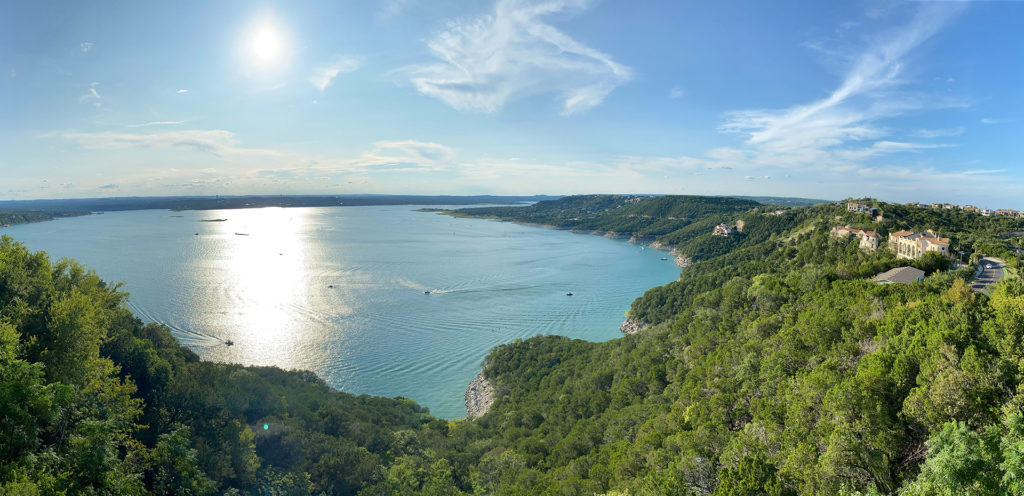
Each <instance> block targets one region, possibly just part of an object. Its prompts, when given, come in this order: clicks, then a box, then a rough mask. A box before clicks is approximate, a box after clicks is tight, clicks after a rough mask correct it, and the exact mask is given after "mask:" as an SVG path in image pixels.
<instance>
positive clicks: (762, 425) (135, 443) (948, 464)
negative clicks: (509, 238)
mask: <svg viewBox="0 0 1024 496" xmlns="http://www.w3.org/2000/svg"><path fill="white" fill-rule="evenodd" d="M631 198H632V197H614V196H607V197H582V198H580V197H576V198H568V199H564V200H556V201H555V202H553V204H550V205H542V203H546V202H541V203H538V204H537V205H540V206H539V207H537V206H536V205H535V207H537V208H533V209H531V207H528V208H525V209H524V208H522V207H515V208H511V209H509V210H504V211H502V210H497V209H489V211H488V212H487V213H486V214H485V213H484V212H483V211H473V212H470V213H471V214H472V215H486V216H489V217H501V218H508V219H513V218H514V219H515V220H520V221H526V220H522V219H527V218H529V217H530V216H532V218H534V219H538V220H539V219H548V221H550V222H539V223H545V224H551V225H558V226H560V227H563V228H566V227H570V225H569V224H557V222H561V221H569V222H572V223H574V224H571V225H572V226H577V225H586V226H589V227H588V229H590V230H594V231H599V232H617V233H623V234H628V235H630V236H636V235H638V234H639V233H641V232H643V230H644V229H652V226H655V225H662V224H659V223H665V222H683V224H672V225H673V226H678V227H677V228H676V229H674V230H669V231H665V233H664V234H661V235H659V236H658V239H664V240H669V239H683V241H682V242H681V243H679V244H673V246H674V247H676V248H677V249H681V250H682V249H690V250H693V253H694V254H695V255H694V257H695V258H696V261H695V263H694V264H693V265H691V266H690V267H688V268H686V269H684V270H683V271H682V276H681V279H680V280H679V281H677V282H674V283H671V284H668V285H666V286H663V287H660V288H652V289H651V290H650V291H648V292H647V293H646V294H645V295H644V296H643V297H641V298H639V299H637V300H636V301H635V302H634V304H633V307H632V309H631V311H630V312H631V317H632V318H635V319H639V320H642V321H643V322H646V323H649V324H653V326H652V327H650V328H648V329H647V330H645V331H644V332H642V333H639V334H635V335H629V336H624V337H623V338H621V339H616V340H612V341H608V342H603V343H590V342H585V341H580V340H571V339H567V338H562V337H557V336H538V337H535V338H531V339H527V340H521V341H516V342H514V343H509V344H505V345H502V346H499V347H498V348H496V349H495V350H493V351H492V352H491V353H490V355H489V356H488V357H487V359H486V361H485V364H484V370H483V372H484V375H485V376H486V377H487V378H488V380H489V381H490V382H491V383H492V384H493V385H494V386H495V390H496V393H497V400H496V401H495V403H494V405H493V406H492V407H491V409H490V411H488V412H487V413H486V414H484V415H483V416H482V417H480V418H479V419H476V420H472V421H452V422H448V421H442V420H438V419H435V418H433V417H431V416H430V415H429V413H428V412H427V411H426V410H425V409H423V408H422V407H419V406H417V405H415V404H414V403H413V402H411V401H409V400H406V399H400V398H396V399H385V398H374V397H368V396H353V395H349V394H345V393H341V392H336V391H332V390H330V389H329V388H327V387H326V386H324V385H323V383H322V381H320V380H319V379H317V378H316V377H315V376H313V375H312V374H309V373H303V372H286V371H281V370H278V369H274V368H259V367H242V366H236V365H225V364H214V363H208V362H203V361H200V360H198V359H197V357H196V356H195V355H194V354H193V353H191V352H189V351H187V350H185V349H184V348H182V347H180V346H179V345H178V344H177V343H176V342H174V340H173V338H171V336H170V334H169V333H168V332H167V330H166V329H165V328H162V327H161V326H157V325H143V324H142V323H141V322H140V321H139V320H138V319H136V318H135V317H133V316H132V315H131V314H130V313H129V312H128V311H127V310H126V308H125V306H124V300H125V298H126V296H125V294H124V293H121V292H120V291H119V288H118V287H116V286H111V285H108V284H106V283H104V282H103V281H102V280H101V279H99V278H98V277H96V276H95V275H93V274H91V273H89V272H87V271H86V270H85V269H83V268H82V267H80V266H77V265H75V264H74V263H71V262H63V261H62V262H58V263H51V262H50V261H48V260H47V259H46V256H45V255H44V254H33V253H29V252H28V251H27V250H26V249H25V248H24V247H22V246H20V245H18V244H17V243H14V242H12V241H11V240H10V239H6V238H5V239H4V240H3V242H2V243H0V379H2V380H0V429H3V430H4V432H3V435H0V493H3V494H7V493H14V494H36V493H38V494H56V493H58V491H59V490H66V491H67V492H68V494H73V493H83V492H90V491H92V492H98V493H113V494H123V493H128V494H133V493H152V494H185V493H191V494H222V493H227V492H229V491H231V490H237V493H236V494H321V493H323V494H360V495H406V494H424V495H426V494H431V495H435V494H452V495H458V494H522V495H527V494H529V495H533V494H635V495H646V494H701V495H704V494H717V495H726V494H729V495H738V494H807V495H811V494H871V493H881V494H897V493H898V494H908V495H911V494H912V495H924V494H965V493H968V492H972V493H979V494H1020V493H1021V491H1022V490H1024V487H1022V485H1021V483H1020V480H1022V479H1021V478H1020V476H1019V475H1018V474H1022V473H1024V457H1022V456H1020V453H1024V416H1022V414H1024V403H1022V401H1021V399H1020V398H1018V395H1017V393H1018V392H1019V391H1021V388H1022V387H1024V346H1022V345H1021V343H1022V342H1024V324H1022V323H1024V283H1022V282H1021V280H1020V279H1018V278H1014V279H1011V280H1008V281H1005V282H1003V283H1001V284H1000V285H998V286H997V287H996V288H994V289H993V290H992V291H991V293H990V294H987V295H986V294H983V293H974V292H972V291H971V290H970V288H969V286H968V285H966V284H965V283H964V280H965V279H967V278H969V277H970V276H971V274H972V272H973V267H972V266H970V265H967V266H966V267H964V268H963V269H961V270H948V267H944V266H943V265H942V264H937V263H936V262H937V261H936V260H922V261H920V262H917V264H918V265H919V266H920V267H922V268H924V269H926V270H927V271H928V272H929V274H930V275H929V276H928V277H927V278H926V279H925V280H924V282H920V283H915V284H909V285H902V284H889V285H884V284H876V283H873V282H871V281H870V280H868V278H869V277H870V276H873V275H874V274H876V273H878V272H881V271H883V270H886V269H888V268H891V267H894V266H898V265H906V264H907V263H909V262H908V261H905V260H897V259H896V258H895V257H894V256H893V255H892V254H891V253H890V252H888V250H886V249H884V248H883V249H880V250H878V251H876V252H868V251H864V250H861V249H858V247H857V243H856V242H855V241H851V240H844V239H839V238H834V237H831V236H830V235H829V232H828V231H829V229H830V228H831V227H832V226H834V225H836V224H843V225H845V224H851V225H854V226H855V227H862V228H873V229H876V230H878V231H880V232H883V233H887V232H889V231H891V230H898V229H904V228H913V229H922V228H931V229H935V230H937V231H941V233H942V235H943V236H948V237H951V238H953V243H954V244H956V245H957V246H960V247H961V248H962V249H964V250H965V251H968V252H971V253H976V252H980V251H984V252H986V253H989V254H1000V253H1003V254H1008V253H1010V252H1009V250H1010V249H1011V248H1012V246H1013V245H1014V244H1015V243H1016V240H1015V239H1013V238H1009V237H1007V234H1008V233H1010V232H1013V231H1019V230H1021V229H1024V225H1022V223H1021V221H1020V220H1017V219H1008V218H987V217H985V218H983V217H980V216H977V215H973V214H968V213H963V212H951V211H933V210H929V209H919V208H918V209H914V210H904V209H911V208H913V207H903V206H898V205H890V204H884V203H879V202H875V205H876V206H877V207H879V208H880V209H882V211H883V212H884V218H883V219H882V220H881V221H880V222H876V220H875V219H873V218H870V217H868V216H867V215H864V214H856V213H851V212H847V211H846V209H845V205H843V206H837V205H832V204H823V205H816V206H813V207H799V208H792V209H783V211H781V212H779V213H776V211H775V209H774V208H773V209H765V208H764V207H761V206H757V205H753V206H752V205H751V204H749V203H746V202H748V201H749V200H734V199H721V200H715V201H712V202H710V203H708V204H707V205H698V204H697V203H699V202H700V201H702V200H698V199H699V198H701V197H657V198H646V199H640V200H632V199H631ZM769 210H770V211H769ZM524 212H525V213H524ZM648 215H649V216H650V217H649V218H648V217H644V216H648ZM668 216H671V217H675V219H668V218H667V217H668ZM683 218H686V219H689V220H688V221H680V219H683ZM571 219H576V220H571ZM719 219H720V220H719ZM715 220H718V222H723V221H728V222H735V221H736V220H744V221H745V227H744V232H743V233H742V234H741V235H736V236H730V237H728V238H721V237H718V238H719V239H728V240H729V244H728V245H727V246H724V247H723V246H719V245H717V244H715V243H717V242H719V240H718V239H711V237H710V236H709V237H703V236H704V234H703V233H702V234H696V235H693V236H690V237H687V236H688V235H689V231H687V229H688V228H691V229H695V228H692V227H691V226H694V225H698V224H699V223H701V222H709V223H710V222H712V221H715ZM686 222H689V223H686ZM572 228H575V227H572ZM701 230H703V228H702V229H701ZM673 235H674V236H676V238H671V237H669V236H673ZM698 254H699V255H698ZM1004 259H1006V260H1007V261H1008V262H1011V264H1010V265H1011V266H1014V265H1015V264H1016V261H1015V260H1012V259H1011V258H1010V257H1007V256H1005V255H1004Z"/></svg>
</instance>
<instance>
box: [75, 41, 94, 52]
mask: <svg viewBox="0 0 1024 496" xmlns="http://www.w3.org/2000/svg"><path fill="white" fill-rule="evenodd" d="M93 46H94V45H93V43H92V42H91V41H83V42H81V43H79V44H78V49H79V50H81V51H82V53H88V52H89V50H92V47H93Z"/></svg>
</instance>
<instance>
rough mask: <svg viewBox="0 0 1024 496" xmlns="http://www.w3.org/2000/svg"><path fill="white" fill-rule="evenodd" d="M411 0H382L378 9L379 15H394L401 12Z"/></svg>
mask: <svg viewBox="0 0 1024 496" xmlns="http://www.w3.org/2000/svg"><path fill="white" fill-rule="evenodd" d="M412 1H413V0H383V1H382V2H381V3H382V7H381V9H380V13H379V14H380V16H382V17H394V16H396V15H398V14H401V13H402V11H403V10H405V8H406V7H407V6H408V5H409V4H410V3H412Z"/></svg>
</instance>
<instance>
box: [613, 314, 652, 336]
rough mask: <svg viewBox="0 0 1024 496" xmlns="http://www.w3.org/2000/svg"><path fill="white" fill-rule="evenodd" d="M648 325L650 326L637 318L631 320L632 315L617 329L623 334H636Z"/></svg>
mask: <svg viewBox="0 0 1024 496" xmlns="http://www.w3.org/2000/svg"><path fill="white" fill-rule="evenodd" d="M648 327H651V325H650V324H646V323H643V322H640V321H639V320H633V317H630V318H628V319H626V321H625V322H623V323H622V325H620V326H619V330H620V331H622V332H623V333H625V334H636V333H638V332H641V331H643V330H644V329H647V328H648Z"/></svg>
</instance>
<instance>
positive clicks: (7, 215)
mask: <svg viewBox="0 0 1024 496" xmlns="http://www.w3.org/2000/svg"><path fill="white" fill-rule="evenodd" d="M81 215H89V211H87V210H0V226H13V225H16V224H28V223H30V222H44V221H48V220H53V219H58V218H61V217H78V216H81Z"/></svg>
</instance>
